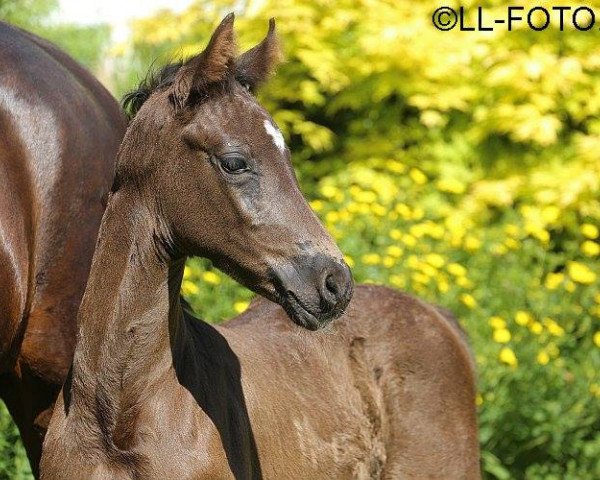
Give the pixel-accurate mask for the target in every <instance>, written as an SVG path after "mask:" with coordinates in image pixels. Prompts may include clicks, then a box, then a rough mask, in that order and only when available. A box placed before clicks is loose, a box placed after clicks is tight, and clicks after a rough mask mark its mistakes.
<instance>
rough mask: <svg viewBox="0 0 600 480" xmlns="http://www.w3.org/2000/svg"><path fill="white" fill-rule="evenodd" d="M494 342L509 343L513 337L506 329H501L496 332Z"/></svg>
mask: <svg viewBox="0 0 600 480" xmlns="http://www.w3.org/2000/svg"><path fill="white" fill-rule="evenodd" d="M493 336H494V342H496V343H508V342H510V339H511V335H510V332H509V331H508V330H507V329H506V328H499V329H497V330H494V335H493Z"/></svg>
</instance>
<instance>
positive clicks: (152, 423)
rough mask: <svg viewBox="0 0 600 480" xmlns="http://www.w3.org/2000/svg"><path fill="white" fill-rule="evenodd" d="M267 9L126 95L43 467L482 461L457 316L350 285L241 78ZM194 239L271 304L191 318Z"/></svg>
mask: <svg viewBox="0 0 600 480" xmlns="http://www.w3.org/2000/svg"><path fill="white" fill-rule="evenodd" d="M273 29H274V24H273V23H272V24H271V28H270V30H269V34H268V35H267V37H266V39H265V40H263V42H261V43H260V44H259V45H258V46H256V47H255V48H254V49H252V50H250V51H248V52H246V53H245V54H243V55H242V56H240V57H236V56H235V53H234V35H233V16H231V15H230V16H228V17H226V18H225V20H224V21H223V22H222V23H221V25H220V26H219V27H218V28H217V30H216V31H215V33H214V34H213V37H212V38H211V40H210V42H209V44H208V46H207V48H206V50H205V51H204V52H203V53H201V54H200V55H198V56H196V57H194V58H192V59H191V60H189V61H188V62H186V63H183V64H178V65H175V66H171V67H168V68H167V69H165V70H164V71H163V72H162V73H161V74H159V75H158V76H157V77H156V78H155V80H154V81H153V82H152V84H151V85H150V86H149V87H148V88H142V89H141V90H140V91H138V92H137V93H136V94H135V95H133V96H131V97H130V99H132V101H133V102H134V103H135V106H136V107H139V111H138V112H137V114H136V116H135V117H134V119H133V120H132V122H131V123H130V125H129V128H128V131H127V134H126V136H125V139H124V141H123V143H122V145H121V149H120V153H119V159H118V165H117V174H116V179H115V183H114V188H113V192H112V194H111V197H110V199H109V203H108V206H107V209H106V212H105V214H104V217H103V220H102V226H101V228H100V234H99V240H98V245H97V248H96V252H95V254H94V260H93V262H92V268H91V273H90V278H89V281H88V284H87V287H86V292H85V294H84V298H83V300H82V305H81V308H80V311H79V322H80V327H81V330H80V337H79V340H78V343H77V347H76V352H75V357H74V362H73V369H72V374H71V375H70V377H69V379H68V380H67V382H66V383H65V386H64V388H63V392H62V395H60V396H59V400H58V402H57V407H56V408H55V410H54V413H53V417H52V421H51V425H50V428H49V431H48V435H47V436H46V441H45V444H44V454H43V458H42V463H41V475H42V478H43V479H46V480H71V479H73V480H74V479H105V478H106V479H180V478H190V479H191V478H194V479H230V478H236V479H260V478H272V479H290V480H291V479H346V478H361V479H367V478H386V479H398V478H411V479H413V478H440V479H476V478H479V467H478V459H479V456H478V443H477V428H476V415H475V402H474V395H475V388H474V377H473V369H472V364H471V358H470V355H469V351H468V348H467V346H466V343H465V341H464V339H463V338H462V336H461V334H460V331H459V330H458V328H457V327H456V325H455V324H454V323H453V321H452V319H451V318H449V317H448V316H446V315H444V314H443V313H441V312H440V311H439V310H437V309H436V308H434V307H432V306H429V305H427V304H425V303H423V302H421V301H419V300H417V299H414V298H412V297H410V296H408V295H405V294H401V293H399V292H395V291H392V290H389V289H386V288H382V287H367V286H360V287H358V288H357V289H356V292H355V293H354V296H352V279H351V277H350V274H349V270H348V268H347V266H346V265H345V263H344V262H343V259H342V255H341V253H340V252H339V250H338V249H337V246H336V245H335V244H334V242H333V240H332V239H331V238H330V237H329V235H328V234H327V233H326V232H325V230H324V229H323V227H322V226H321V224H320V223H319V221H318V220H317V218H316V217H315V216H314V214H313V213H312V211H311V210H310V208H309V207H308V205H307V203H306V201H305V200H304V199H303V197H302V195H301V193H300V191H299V189H298V185H297V183H296V180H295V177H294V174H293V170H292V169H291V165H290V162H289V151H288V150H287V149H286V148H285V145H284V143H283V139H282V137H281V134H280V133H279V131H278V130H277V128H276V127H275V125H274V124H273V122H272V119H271V118H270V116H269V115H268V114H267V113H266V112H265V111H264V110H263V109H262V107H260V105H259V104H258V103H257V102H256V99H255V98H254V97H253V96H252V95H251V93H250V91H253V90H254V88H255V87H256V85H257V84H258V83H260V81H261V80H262V79H264V77H265V76H266V75H267V74H268V72H269V70H270V67H271V64H272V63H273V60H274V59H275V57H276V56H277V53H276V42H275V37H274V33H273ZM249 90H250V91H249ZM188 255H202V256H205V257H208V258H210V259H211V260H212V261H213V262H214V263H215V264H216V265H217V266H218V267H219V268H221V269H223V270H224V271H226V272H228V273H229V274H231V275H232V276H233V277H235V278H237V279H239V280H240V281H241V282H242V283H244V284H245V285H247V286H249V287H250V288H252V289H253V290H255V291H256V292H257V293H260V294H262V295H264V296H266V297H267V298H268V299H270V300H273V301H274V302H276V303H278V304H279V305H280V306H281V307H283V309H282V308H280V306H277V305H275V304H274V303H269V302H268V301H266V300H259V301H257V302H255V303H254V304H253V305H252V306H251V307H250V309H249V310H248V311H247V312H246V313H244V314H243V315H241V316H240V317H238V318H237V319H235V320H233V321H231V322H229V323H228V324H226V325H224V326H222V327H212V326H209V325H207V324H205V323H202V322H200V321H198V320H196V319H194V318H193V317H192V316H191V315H190V314H189V313H188V312H187V311H186V307H185V305H182V303H181V301H180V299H179V291H180V286H181V281H182V277H183V269H184V264H185V258H186V256H188ZM351 298H352V300H351ZM286 313H287V315H286ZM336 318H339V319H338V320H337V321H335V322H334V323H331V324H330V322H331V321H332V320H334V319H336ZM290 319H291V320H293V321H294V323H296V324H297V325H296V326H295V325H293V324H292V323H291V322H290ZM327 325H329V326H327ZM326 326H327V327H326ZM301 327H304V328H305V329H310V330H317V329H320V328H321V327H326V328H325V329H324V330H322V331H320V332H312V333H309V332H307V331H306V330H305V329H302V328H301Z"/></svg>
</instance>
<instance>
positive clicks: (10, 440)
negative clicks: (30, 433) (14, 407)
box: [0, 401, 33, 480]
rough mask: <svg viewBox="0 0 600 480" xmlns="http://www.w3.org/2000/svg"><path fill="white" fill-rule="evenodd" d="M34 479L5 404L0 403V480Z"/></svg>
mask: <svg viewBox="0 0 600 480" xmlns="http://www.w3.org/2000/svg"><path fill="white" fill-rule="evenodd" d="M31 478H33V476H32V475H31V468H30V467H29V462H28V461H27V455H26V454H25V450H24V449H23V444H22V443H21V440H20V438H19V431H18V430H17V428H16V427H15V425H14V424H13V423H12V421H11V419H10V416H9V415H8V412H7V411H6V407H5V406H4V403H2V402H1V401H0V480H25V479H27V480H29V479H31Z"/></svg>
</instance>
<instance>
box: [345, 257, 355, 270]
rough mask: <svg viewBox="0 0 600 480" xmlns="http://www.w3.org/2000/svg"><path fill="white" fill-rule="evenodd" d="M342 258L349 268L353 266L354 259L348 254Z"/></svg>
mask: <svg viewBox="0 0 600 480" xmlns="http://www.w3.org/2000/svg"><path fill="white" fill-rule="evenodd" d="M344 260H346V263H347V264H348V266H349V267H350V268H352V267H354V265H356V263H355V262H354V259H353V258H352V257H351V256H350V255H344Z"/></svg>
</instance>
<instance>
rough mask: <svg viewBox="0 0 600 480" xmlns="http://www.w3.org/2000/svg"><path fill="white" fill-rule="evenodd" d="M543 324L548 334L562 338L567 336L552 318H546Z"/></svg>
mask: <svg viewBox="0 0 600 480" xmlns="http://www.w3.org/2000/svg"><path fill="white" fill-rule="evenodd" d="M542 322H544V325H545V326H546V328H547V329H548V332H550V335H554V336H555V337H562V336H563V335H564V334H565V330H564V329H563V328H562V327H561V326H560V325H559V324H558V323H556V322H555V321H554V320H552V319H551V318H548V317H544V318H543V319H542Z"/></svg>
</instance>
